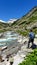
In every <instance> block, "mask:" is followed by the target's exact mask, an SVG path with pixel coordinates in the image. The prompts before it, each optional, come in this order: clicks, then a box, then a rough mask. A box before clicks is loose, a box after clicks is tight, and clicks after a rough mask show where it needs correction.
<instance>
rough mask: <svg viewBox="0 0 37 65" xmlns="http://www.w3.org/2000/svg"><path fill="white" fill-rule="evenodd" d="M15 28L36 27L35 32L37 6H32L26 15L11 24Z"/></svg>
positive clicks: (27, 28)
mask: <svg viewBox="0 0 37 65" xmlns="http://www.w3.org/2000/svg"><path fill="white" fill-rule="evenodd" d="M11 26H12V27H13V28H14V29H15V30H22V31H24V30H29V29H31V28H32V29H33V30H35V29H36V32H37V6H36V7H34V8H32V10H30V11H29V12H28V13H27V14H26V15H24V16H23V17H22V18H20V19H18V20H17V21H16V22H14V23H13V24H12V25H11Z"/></svg>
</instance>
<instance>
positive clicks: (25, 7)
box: [0, 0, 37, 21]
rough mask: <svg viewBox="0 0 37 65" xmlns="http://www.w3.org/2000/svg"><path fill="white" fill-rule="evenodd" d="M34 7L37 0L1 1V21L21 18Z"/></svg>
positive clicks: (36, 4)
mask: <svg viewBox="0 0 37 65" xmlns="http://www.w3.org/2000/svg"><path fill="white" fill-rule="evenodd" d="M34 6H37V0H0V20H4V21H8V20H9V19H13V18H17V19H18V18H21V17H22V16H23V15H25V14H26V13H27V12H28V11H29V10H31V9H32V8H33V7H34Z"/></svg>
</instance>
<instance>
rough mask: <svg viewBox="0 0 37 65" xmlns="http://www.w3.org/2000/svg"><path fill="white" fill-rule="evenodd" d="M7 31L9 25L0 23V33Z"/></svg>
mask: <svg viewBox="0 0 37 65" xmlns="http://www.w3.org/2000/svg"><path fill="white" fill-rule="evenodd" d="M8 29H9V24H8V23H3V22H0V32H4V31H7V30H8Z"/></svg>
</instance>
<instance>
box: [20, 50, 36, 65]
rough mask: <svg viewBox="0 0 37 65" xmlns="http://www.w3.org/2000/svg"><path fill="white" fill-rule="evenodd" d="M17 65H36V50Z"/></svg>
mask: <svg viewBox="0 0 37 65" xmlns="http://www.w3.org/2000/svg"><path fill="white" fill-rule="evenodd" d="M19 65H37V49H35V50H34V52H32V53H31V54H29V55H27V57H26V58H25V59H24V61H23V62H22V63H20V64H19Z"/></svg>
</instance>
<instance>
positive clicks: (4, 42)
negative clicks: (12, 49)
mask: <svg viewBox="0 0 37 65" xmlns="http://www.w3.org/2000/svg"><path fill="white" fill-rule="evenodd" d="M18 36H19V34H17V33H15V32H13V31H7V32H4V33H3V35H2V37H1V38H0V47H2V46H8V47H9V46H11V45H13V44H16V43H18V42H17V40H18Z"/></svg>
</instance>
